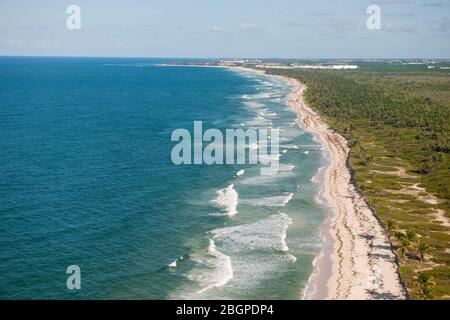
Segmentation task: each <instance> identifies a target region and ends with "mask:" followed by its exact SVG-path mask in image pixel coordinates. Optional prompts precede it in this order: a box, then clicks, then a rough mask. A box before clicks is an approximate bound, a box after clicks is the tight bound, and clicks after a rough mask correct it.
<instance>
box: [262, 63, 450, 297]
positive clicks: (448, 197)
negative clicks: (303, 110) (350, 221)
mask: <svg viewBox="0 0 450 320" xmlns="http://www.w3.org/2000/svg"><path fill="white" fill-rule="evenodd" d="M269 72H270V73H273V74H280V75H285V76H289V77H292V78H297V79H299V80H300V81H302V82H303V83H305V84H306V85H307V86H308V90H307V92H306V99H307V101H308V103H309V104H310V105H311V106H312V107H314V108H315V109H316V110H317V111H318V112H319V113H320V114H321V115H322V117H323V119H324V120H325V121H326V122H327V123H328V124H329V125H330V127H332V128H333V129H335V130H337V131H338V132H340V133H341V134H342V135H344V136H345V137H346V138H347V140H348V141H349V144H350V147H351V151H350V158H349V165H350V166H351V168H352V170H353V171H354V177H353V178H354V181H355V182H356V184H357V186H358V187H359V189H360V191H361V192H362V193H363V194H364V196H365V198H366V200H367V202H368V204H369V205H370V206H371V207H372V209H373V210H374V212H375V213H376V214H377V216H378V218H379V219H380V220H381V222H382V223H383V224H384V226H385V228H386V230H387V231H388V233H389V236H390V239H391V241H392V243H393V246H394V248H396V252H397V254H398V256H399V261H400V272H401V275H402V278H403V281H404V282H405V283H406V286H407V288H408V291H409V295H410V297H411V298H412V299H430V298H434V299H448V298H450V246H449V243H450V231H449V228H450V227H449V225H448V221H450V154H449V152H450V74H449V73H448V72H443V71H428V70H426V68H425V67H422V69H420V68H418V67H417V66H414V67H411V68H407V67H402V68H393V67H391V66H386V65H384V66H383V65H382V64H379V65H376V66H373V65H371V66H370V67H367V68H362V69H360V70H357V71H328V70H320V71H318V70H314V71H311V70H309V71H308V70H269Z"/></svg>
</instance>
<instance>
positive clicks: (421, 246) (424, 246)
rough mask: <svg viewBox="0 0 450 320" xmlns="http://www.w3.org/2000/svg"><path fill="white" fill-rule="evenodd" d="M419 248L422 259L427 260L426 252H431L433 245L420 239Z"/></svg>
mask: <svg viewBox="0 0 450 320" xmlns="http://www.w3.org/2000/svg"><path fill="white" fill-rule="evenodd" d="M417 250H418V251H419V254H420V261H422V262H423V261H424V260H425V254H426V253H428V252H430V250H431V247H430V245H429V244H428V243H426V242H422V241H420V242H419V246H418V247H417Z"/></svg>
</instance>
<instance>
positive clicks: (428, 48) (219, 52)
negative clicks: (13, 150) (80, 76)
mask: <svg viewBox="0 0 450 320" xmlns="http://www.w3.org/2000/svg"><path fill="white" fill-rule="evenodd" d="M71 4H75V5H78V6H79V7H80V8H81V27H82V28H81V30H72V31H71V30H68V29H67V28H66V19H67V18H68V16H69V15H68V14H66V8H67V7H68V6H69V5H71ZM370 4H376V5H378V6H379V7H380V8H381V26H382V28H381V30H369V29H368V28H367V27H366V21H367V18H368V17H369V15H368V14H367V13H366V9H367V7H368V6H369V5H370ZM0 55H53V56H54V55H56V56H122V57H128V56H138V57H187V58H193V57H198V58H208V57H260V58H271V57H277V58H416V57H422V58H450V0H373V1H366V0H316V1H302V0H270V1H269V0H241V1H236V0H164V1H163V0H147V1H144V0H128V1H103V0H71V1H61V0H59V1H58V0H53V1H52V0H39V1H35V0H34V1H31V0H0Z"/></svg>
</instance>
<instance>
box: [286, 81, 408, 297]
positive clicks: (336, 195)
mask: <svg viewBox="0 0 450 320" xmlns="http://www.w3.org/2000/svg"><path fill="white" fill-rule="evenodd" d="M284 78H285V79H286V81H288V82H289V83H290V84H291V85H292V87H293V91H292V93H291V95H290V96H289V98H288V101H287V104H288V106H290V107H291V108H293V109H294V110H295V111H296V112H297V113H298V115H299V122H300V123H301V124H302V126H303V127H304V129H305V130H306V131H308V132H310V133H311V134H313V135H314V137H316V139H317V140H318V141H320V143H321V144H322V146H323V147H324V149H325V150H326V151H327V153H328V155H329V161H328V163H327V166H326V168H325V171H324V173H323V176H322V177H321V178H322V179H321V180H322V183H323V194H322V195H321V196H322V197H323V201H324V202H325V203H326V209H328V208H330V209H331V211H332V213H331V214H328V217H327V219H326V221H325V222H324V224H323V226H322V229H321V233H322V236H323V237H324V240H325V244H324V248H323V250H322V253H321V254H320V255H319V256H318V257H317V259H316V260H315V262H314V269H315V270H314V272H313V274H312V276H311V278H310V282H309V288H307V289H306V291H305V294H304V297H303V298H304V299H312V300H316V299H326V300H371V299H405V298H406V293H405V289H404V288H403V286H402V284H401V281H400V277H399V273H398V265H397V262H396V257H395V254H394V252H393V251H392V249H391V245H390V243H389V241H388V239H387V236H386V233H385V231H384V229H383V228H382V226H381V225H380V223H379V221H378V219H377V218H376V217H375V215H374V213H373V212H372V210H371V209H370V208H369V207H368V205H367V203H366V201H365V200H364V198H363V197H362V196H361V195H360V194H359V193H358V192H357V190H356V188H355V186H354V185H353V183H352V181H351V173H350V170H349V168H348V167H347V159H348V153H349V147H348V143H347V141H346V140H345V138H344V137H342V136H341V135H340V134H338V133H336V132H334V131H333V130H331V129H330V128H329V127H328V126H327V125H326V124H325V123H324V122H323V121H322V120H321V118H320V116H319V115H318V114H317V113H316V112H315V111H314V110H313V109H311V108H310V107H309V106H308V105H307V104H306V102H305V99H304V92H305V91H306V89H307V88H306V86H305V85H303V84H302V83H300V82H299V81H297V80H294V79H290V78H286V77H284ZM319 175H320V173H319ZM323 201H321V200H319V203H320V202H323ZM322 204H324V203H322ZM327 211H328V210H327Z"/></svg>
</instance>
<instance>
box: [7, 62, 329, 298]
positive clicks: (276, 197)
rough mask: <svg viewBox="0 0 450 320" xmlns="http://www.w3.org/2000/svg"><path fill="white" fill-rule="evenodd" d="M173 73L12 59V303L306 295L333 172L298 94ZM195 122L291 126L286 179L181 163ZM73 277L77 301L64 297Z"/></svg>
mask: <svg viewBox="0 0 450 320" xmlns="http://www.w3.org/2000/svg"><path fill="white" fill-rule="evenodd" d="M162 62H165V61H163V60H155V59H88V58H83V59H81V58H0V84H1V85H0V119H1V121H0V136H1V139H0V150H1V155H0V177H1V179H0V199H1V202H0V218H1V221H2V222H1V224H0V229H1V230H0V248H1V251H0V283H1V284H2V285H1V287H0V298H3V299H5V298H7V299H18V298H26V299H33V298H43V299H52V298H60V299H90V298H98V299H109V298H115V299H174V298H187V299H191V298H195V299H211V298H218V299H230V298H233V299H297V298H299V297H300V295H301V292H302V289H303V288H304V287H305V285H306V282H307V280H308V278H309V276H310V274H311V272H312V261H313V259H314V257H315V256H316V255H317V254H318V252H319V251H320V247H321V240H320V238H319V235H318V229H319V227H320V225H321V224H322V222H323V220H324V214H323V212H322V210H321V209H320V208H319V207H318V206H317V205H316V203H315V201H314V197H315V196H316V194H317V193H318V191H319V187H318V186H317V185H315V184H313V183H312V182H311V178H312V177H313V176H314V175H315V174H316V172H317V170H318V169H319V167H320V165H321V163H322V161H323V160H322V155H321V150H320V148H319V144H318V143H317V142H315V141H314V140H313V139H312V137H311V136H310V135H309V134H306V133H304V132H303V130H302V129H301V128H299V127H298V125H296V124H295V119H296V115H295V114H294V113H293V112H291V111H290V110H289V109H288V108H287V107H286V106H285V104H284V99H285V98H286V96H287V94H288V93H289V88H288V87H287V86H286V84H285V83H283V82H280V81H278V80H274V79H271V78H268V77H265V76H255V75H253V74H249V73H245V72H237V71H231V70H228V69H219V68H194V67H162V66H159V65H158V64H160V63H162ZM195 120H201V121H203V125H204V127H205V129H207V128H218V129H220V130H225V129H226V128H250V127H254V128H268V127H274V128H280V129H281V130H280V137H281V148H280V162H281V170H280V171H279V172H278V174H277V175H276V176H274V177H266V176H261V175H260V170H259V169H260V168H259V166H254V165H253V166H252V165H216V166H206V165H197V166H194V165H190V166H175V165H173V164H172V162H171V159H170V154H171V150H172V148H173V146H174V145H175V143H174V142H171V140H170V137H171V133H172V131H173V130H175V129H177V128H186V129H189V130H190V131H192V130H193V122H194V121H195ZM241 170H244V172H242V171H241ZM239 171H241V172H240V173H243V174H242V175H237V173H238V172H239ZM230 208H231V209H233V208H235V210H236V211H237V214H236V215H235V216H232V217H230V216H229V215H228V214H227V213H229V212H230ZM72 264H76V265H79V266H80V268H81V273H82V280H81V284H82V288H81V290H74V291H70V290H68V289H67V287H66V278H67V275H66V273H65V271H66V268H67V266H69V265H72Z"/></svg>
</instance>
